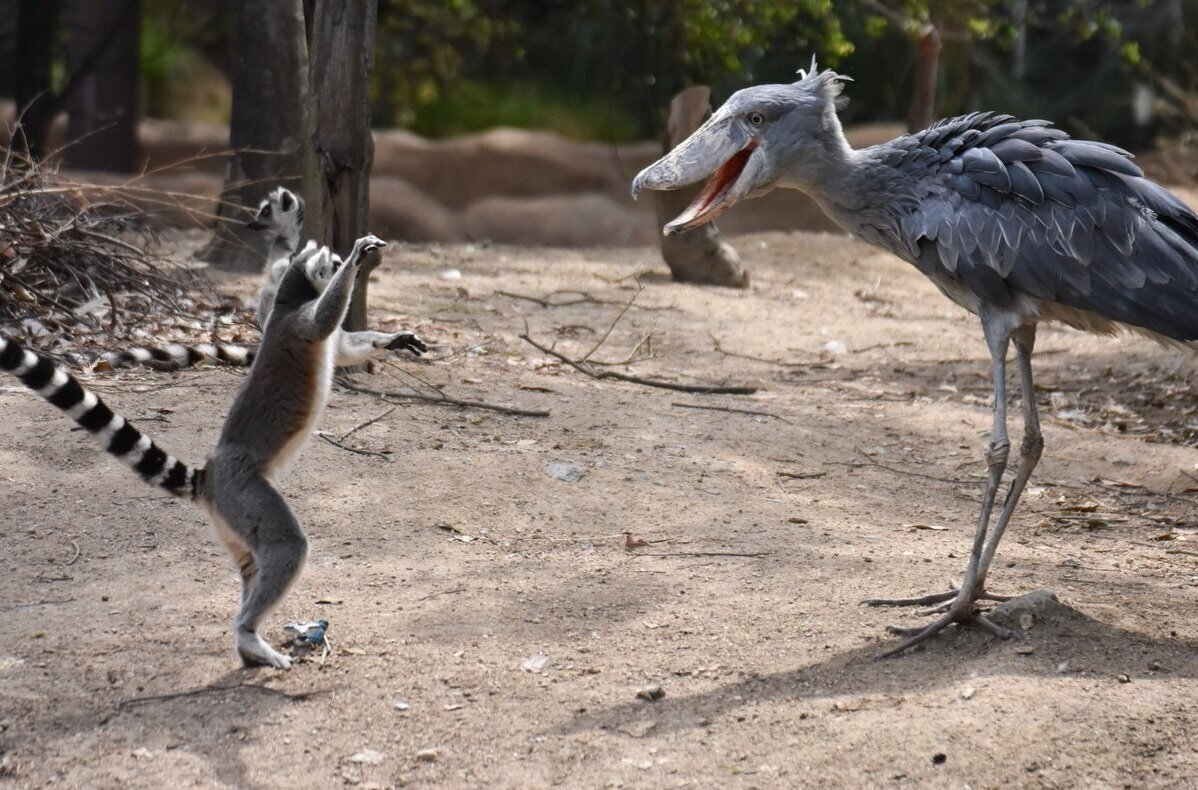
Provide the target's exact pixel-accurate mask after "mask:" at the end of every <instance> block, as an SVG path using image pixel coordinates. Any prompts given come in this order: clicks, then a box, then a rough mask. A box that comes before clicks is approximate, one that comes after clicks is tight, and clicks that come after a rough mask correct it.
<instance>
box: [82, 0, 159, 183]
mask: <svg viewBox="0 0 1198 790" xmlns="http://www.w3.org/2000/svg"><path fill="white" fill-rule="evenodd" d="M140 22H141V4H140V2H139V0H68V2H67V5H66V24H67V52H68V61H69V67H70V71H71V74H72V76H71V81H70V84H69V85H68V87H67V95H66V97H65V98H66V104H67V112H68V113H69V120H68V124H67V140H68V141H69V143H70V145H69V146H68V148H67V150H66V163H67V164H68V165H69V166H71V167H79V168H85V169H90V170H117V171H121V172H126V173H128V172H133V171H134V170H135V169H136V168H137V117H138V81H139V77H140V75H139V70H138V67H139V65H140V56H139V46H140V42H139V40H138V31H139V28H140Z"/></svg>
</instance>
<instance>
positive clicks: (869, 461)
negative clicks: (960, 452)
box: [828, 448, 974, 486]
mask: <svg viewBox="0 0 1198 790" xmlns="http://www.w3.org/2000/svg"><path fill="white" fill-rule="evenodd" d="M854 449H855V450H856V451H857V453H858V454H859V455H860V456H861V457H862V458H864V459H865V460H866V462H867V463H865V464H860V463H859V464H854V463H850V462H845V461H829V462H828V463H832V464H840V465H842V466H848V467H854V466H855V467H862V466H867V465H868V466H876V467H878V468H879V469H885V470H886V471H887V472H894V473H895V474H899V475H908V476H909V477H922V478H924V479H925V480H935V481H937V482H940V483H952V484H953V485H958V486H960V485H970V484H972V483H973V482H974V481H972V480H956V479H954V478H951V477H938V476H937V475H929V474H925V473H924V472H913V471H911V470H910V469H899V468H898V467H895V466H887V465H886V464H884V463H882V462H881V461H877V460H875V459H873V458H870V457H869V456H868V455H866V454H865V452H864V451H863V450H861V449H860V448H854Z"/></svg>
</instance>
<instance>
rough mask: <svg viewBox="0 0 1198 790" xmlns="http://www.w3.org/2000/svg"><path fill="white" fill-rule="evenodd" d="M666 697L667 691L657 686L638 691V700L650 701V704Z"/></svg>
mask: <svg viewBox="0 0 1198 790" xmlns="http://www.w3.org/2000/svg"><path fill="white" fill-rule="evenodd" d="M665 695H666V690H665V689H663V688H662V687H661V686H658V685H656V684H654V685H652V686H645V687H644V688H642V689H638V690H637V692H636V696H637V699H643V700H648V701H649V702H657V701H658V700H659V699H661V698H662V697H664V696H665Z"/></svg>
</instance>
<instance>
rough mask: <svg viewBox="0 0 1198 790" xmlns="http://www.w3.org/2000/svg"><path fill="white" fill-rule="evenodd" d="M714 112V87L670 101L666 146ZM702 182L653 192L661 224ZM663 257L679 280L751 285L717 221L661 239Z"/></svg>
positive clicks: (690, 90) (701, 87) (678, 211)
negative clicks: (712, 97)
mask: <svg viewBox="0 0 1198 790" xmlns="http://www.w3.org/2000/svg"><path fill="white" fill-rule="evenodd" d="M710 114H711V89H710V88H708V87H707V86H706V85H696V86H694V87H691V88H687V89H686V90H684V91H682V92H681V93H679V94H678V95H677V96H675V97H674V98H673V99H671V100H670V116H669V119H668V120H667V121H666V148H667V149H673V148H674V147H675V146H676V145H678V144H679V143H681V142H682V141H683V140H685V139H686V138H687V137H689V136H690V134H691V132H693V131H695V130H696V129H698V128H699V127H700V126H701V125H702V124H703V121H705V120H707V116H708V115H710ZM702 189H703V185H702V184H695V185H694V186H690V187H686V188H685V189H678V190H674V191H671V192H654V193H653V196H654V200H655V205H656V209H657V221H658V224H659V225H665V224H666V223H667V222H669V221H670V220H672V219H673V218H674V217H676V216H678V215H679V214H681V213H682V211H683V210H684V209H685V208H686V207H687V206H689V205H690V202H691V201H692V200H694V199H695V198H696V197H698V195H699V192H700V191H701V190H702ZM661 257H662V258H664V259H665V262H666V265H667V266H669V267H670V274H671V275H673V277H674V279H675V280H677V281H678V282H684V283H702V284H705V285H726V286H729V287H731V288H748V287H749V273H748V272H746V271H745V270H744V268H743V267H741V265H740V256H739V255H738V254H737V253H736V250H735V249H733V248H732V245H730V244H728V243H727V242H726V241H724V240H723V239H722V238H720V231H719V230H718V229H717V228H716V226H715V223H713V222H708V223H706V224H704V225H700V226H699V227H697V228H694V229H693V230H688V231H686V232H685V233H680V234H678V235H677V236H666V237H664V238H662V240H661Z"/></svg>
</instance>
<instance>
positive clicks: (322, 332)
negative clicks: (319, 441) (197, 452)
mask: <svg viewBox="0 0 1198 790" xmlns="http://www.w3.org/2000/svg"><path fill="white" fill-rule="evenodd" d="M383 246H385V242H383V241H381V240H380V239H377V238H375V237H373V236H366V237H364V238H361V239H358V241H357V242H356V243H355V244H354V250H353V253H352V254H351V255H350V257H349V259H348V260H347V261H346V262H345V264H344V265H342V266H341V267H340V268H339V269H338V271H337V273H336V274H335V275H334V276H333V278H332V280H331V281H330V282H329V284H328V287H327V288H325V289H324V291H323V293H322V292H320V291H318V290H317V289H316V287H314V286H313V284H312V282H311V281H310V280H309V276H308V271H307V269H306V266H305V262H304V261H302V260H295V261H293V262H292V263H291V265H290V266H289V267H288V268H287V271H286V273H285V274H284V275H283V278H282V280H281V281H280V283H279V289H278V294H277V295H276V297H275V303H274V307H273V309H272V310H271V313H270V319H269V321H268V322H267V324H266V327H265V330H264V333H263V337H262V344H261V346H260V347H259V350H258V358H257V359H256V360H255V362H254V366H253V367H252V368H251V370H250V375H249V377H248V378H247V380H246V382H245V385H244V386H243V387H242V389H241V391H240V392H239V393H238V394H237V398H236V399H235V400H234V401H233V406H232V407H231V408H230V410H229V416H228V418H227V419H226V420H225V426H224V430H222V431H221V435H220V440H219V441H218V442H217V445H216V450H215V451H213V453H212V456H211V457H210V458H209V460H208V466H207V469H206V474H205V482H204V486H203V488H202V489H201V497H202V499H203V501H204V502H205V504H206V505H207V507H208V509H209V510H210V511H211V513H212V515H213V519H214V521H216V523H217V526H218V532H219V533H220V535H221V538H222V540H224V542H225V544H226V546H228V547H229V548H230V551H232V553H233V555H234V557H235V559H236V560H237V562H238V565H239V566H240V567H241V569H242V583H243V590H242V605H241V609H240V611H239V612H238V614H237V622H236V630H237V649H238V652H239V653H240V654H241V657H242V660H243V661H244V662H245V663H246V664H247V665H253V664H267V665H270V666H274V667H277V668H279V669H288V668H290V665H291V664H290V661H289V660H288V659H287V657H286V656H283V655H282V654H280V653H278V652H276V651H275V650H273V649H272V648H271V647H270V646H269V645H267V644H266V643H265V642H264V641H263V640H262V639H261V637H259V636H258V626H259V624H260V622H261V620H262V618H263V617H265V616H266V615H267V614H268V613H269V612H270V611H271V610H272V609H273V608H274V607H275V605H276V604H278V602H279V601H280V600H281V599H282V597H283V596H284V595H285V594H286V593H287V590H288V589H289V588H290V586H291V584H292V582H293V581H294V580H295V578H296V577H297V576H298V575H299V572H300V570H301V569H302V568H303V565H304V560H305V558H306V557H307V552H308V546H307V540H306V538H305V537H304V533H303V530H302V529H301V528H300V526H299V523H298V522H297V521H296V518H295V515H294V514H293V513H292V512H291V509H290V508H289V507H288V506H287V503H286V501H284V499H283V497H282V496H281V495H280V494H279V493H278V492H277V491H276V490H275V489H274V486H273V485H272V484H273V482H274V481H275V480H277V479H278V477H279V476H280V475H281V474H282V473H283V472H284V471H286V469H287V467H288V466H289V465H290V463H291V462H292V461H293V460H294V459H295V457H296V456H297V455H298V454H299V451H300V450H301V449H302V448H303V445H304V444H305V443H306V442H307V440H308V438H309V436H310V435H311V432H312V428H313V426H314V424H315V423H316V421H317V419H319V417H320V414H321V412H322V411H323V409H324V405H325V402H326V401H327V399H328V394H329V387H330V386H331V384H332V375H333V364H332V363H333V356H334V351H335V347H334V342H335V340H334V337H335V335H336V334H337V332H338V328H339V327H340V325H341V321H342V320H343V319H344V318H345V311H346V309H347V308H348V306H349V298H350V294H351V293H352V291H353V284H354V278H355V277H356V276H357V273H358V268H359V265H360V263H361V261H362V256H363V255H365V254H367V253H368V252H369V251H372V250H375V249H379V248H381V247H383Z"/></svg>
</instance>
